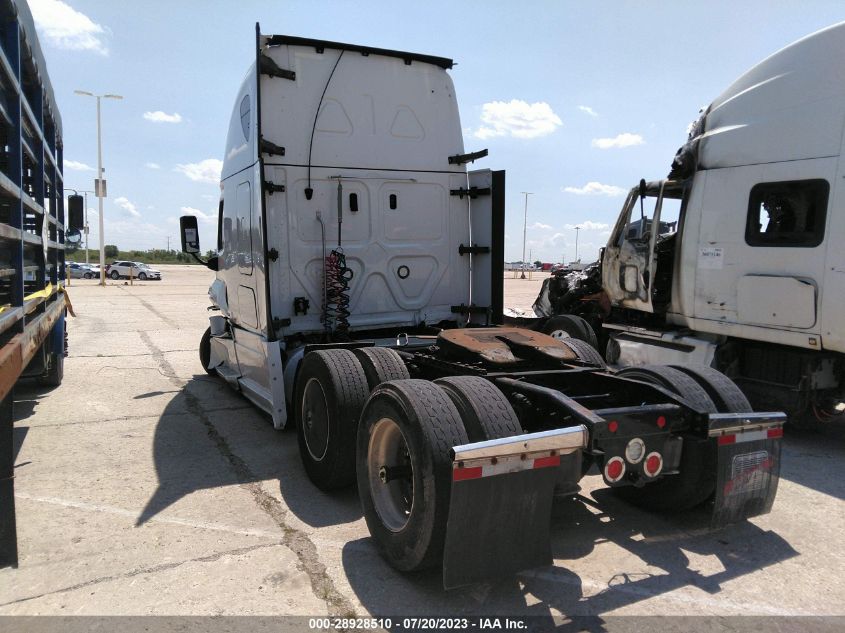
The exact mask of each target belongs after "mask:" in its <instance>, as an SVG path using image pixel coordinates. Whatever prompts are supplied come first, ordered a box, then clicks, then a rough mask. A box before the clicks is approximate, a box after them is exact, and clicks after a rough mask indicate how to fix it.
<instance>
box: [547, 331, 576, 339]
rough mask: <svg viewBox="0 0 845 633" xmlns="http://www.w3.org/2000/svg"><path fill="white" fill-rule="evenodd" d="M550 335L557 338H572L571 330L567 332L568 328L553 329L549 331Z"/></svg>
mask: <svg viewBox="0 0 845 633" xmlns="http://www.w3.org/2000/svg"><path fill="white" fill-rule="evenodd" d="M549 336H551V337H552V338H557V339H561V338H572V337H571V336H570V334H569V332H567V331H566V330H552V331H551V332H549Z"/></svg>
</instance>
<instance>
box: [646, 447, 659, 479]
mask: <svg viewBox="0 0 845 633" xmlns="http://www.w3.org/2000/svg"><path fill="white" fill-rule="evenodd" d="M643 470H644V471H645V474H646V475H647V476H648V477H657V475H659V474H660V471H661V470H663V457H662V456H661V455H660V453H657V452H654V453H649V454H648V457H646V458H645V464H644V465H643Z"/></svg>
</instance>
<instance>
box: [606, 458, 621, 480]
mask: <svg viewBox="0 0 845 633" xmlns="http://www.w3.org/2000/svg"><path fill="white" fill-rule="evenodd" d="M624 474H625V462H624V461H622V458H621V457H612V458H611V459H609V460H608V461H607V465H605V467H604V476H605V478H606V479H607V480H608V481H609V482H610V483H615V482H617V481H619V480H620V479H622V476H623V475H624Z"/></svg>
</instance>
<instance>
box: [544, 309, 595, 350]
mask: <svg viewBox="0 0 845 633" xmlns="http://www.w3.org/2000/svg"><path fill="white" fill-rule="evenodd" d="M543 333H544V334H548V335H549V336H551V337H552V338H566V339H568V338H575V339H579V340H581V341H585V342H587V343H589V344H590V345H592V346H593V347H594V348H596V347H598V346H599V341H598V338H597V337H596V333H595V332H593V328H592V327H590V324H589V323H587V322H586V321H585V320H584V319H582V318H581V317H579V316H576V315H574V314H558V315H556V316H553V317H551V318H550V319H549V320H548V321H546V323H545V324H544V325H543Z"/></svg>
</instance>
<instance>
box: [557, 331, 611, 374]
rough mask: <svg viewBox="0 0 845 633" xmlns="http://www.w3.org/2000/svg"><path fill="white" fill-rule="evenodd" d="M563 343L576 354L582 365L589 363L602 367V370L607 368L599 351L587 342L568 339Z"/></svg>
mask: <svg viewBox="0 0 845 633" xmlns="http://www.w3.org/2000/svg"><path fill="white" fill-rule="evenodd" d="M562 343H563V344H564V345H566V346H567V347H569V349H571V350H572V351H573V352H575V356H576V357H577V358H578V360H580V361H581V362H582V363H589V364H590V365H595V366H596V367H601V368H602V369H605V368H606V367H607V363H605V362H604V359H603V358H602V357H601V354H599V351H598V350H597V349H596V348H595V347H593V346H592V345H590V344H589V343H587V342H586V341H582V340H580V339H577V338H568V339H566V340H565V341H562Z"/></svg>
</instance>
